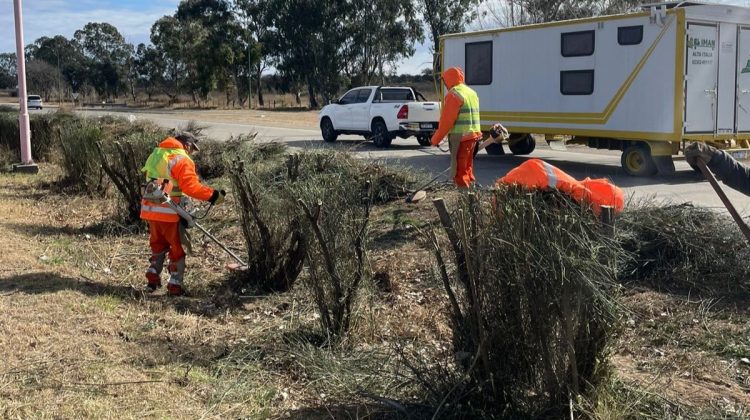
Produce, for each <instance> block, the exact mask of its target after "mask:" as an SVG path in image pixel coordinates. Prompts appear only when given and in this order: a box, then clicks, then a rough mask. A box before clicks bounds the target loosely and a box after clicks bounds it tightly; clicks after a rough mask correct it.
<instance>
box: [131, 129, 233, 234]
mask: <svg viewBox="0 0 750 420" xmlns="http://www.w3.org/2000/svg"><path fill="white" fill-rule="evenodd" d="M159 148H160V149H178V150H184V146H183V145H182V143H181V142H180V141H179V140H177V139H175V138H173V137H167V138H166V139H165V140H164V141H162V142H161V143H160V144H159ZM168 159H169V163H168V164H167V168H165V170H166V171H169V173H164V174H159V178H163V179H171V180H172V181H171V184H172V185H171V188H172V193H171V194H170V195H171V197H172V201H173V202H174V203H179V202H180V196H181V195H182V194H186V195H188V196H190V197H193V198H196V199H198V200H202V201H211V202H213V201H215V200H216V198H217V197H218V195H219V193H218V191H215V190H214V189H213V188H210V187H206V186H205V185H203V184H201V182H200V180H199V179H198V174H196V173H195V163H194V162H193V160H192V159H190V157H189V156H187V155H186V154H184V153H179V154H177V153H176V154H173V155H170V156H169V158H168ZM141 219H143V220H151V221H155V222H179V221H180V216H179V215H178V214H177V213H176V212H175V211H174V210H172V209H170V208H169V207H168V206H167V205H166V204H158V203H152V202H150V201H146V200H141Z"/></svg>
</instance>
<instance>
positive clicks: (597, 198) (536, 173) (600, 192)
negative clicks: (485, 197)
mask: <svg viewBox="0 0 750 420" xmlns="http://www.w3.org/2000/svg"><path fill="white" fill-rule="evenodd" d="M496 184H497V185H501V184H506V185H522V186H524V187H526V188H528V189H532V190H533V189H539V190H544V191H548V190H553V189H555V190H558V191H561V192H563V193H565V194H567V195H569V196H570V197H572V198H573V199H574V200H575V201H577V202H578V203H586V204H590V205H591V206H592V208H593V210H594V212H595V213H596V214H597V215H598V214H600V213H601V206H612V207H614V208H615V211H616V212H621V211H622V210H623V209H624V208H625V194H624V193H623V191H622V190H621V189H620V188H618V187H617V186H616V185H614V184H612V183H610V182H609V181H607V180H606V179H603V178H599V179H591V178H586V179H584V180H583V181H578V180H576V179H575V178H573V177H572V176H570V175H568V174H567V173H565V172H563V171H562V170H560V169H559V168H557V167H555V166H552V165H550V164H549V163H547V162H544V161H542V160H539V159H529V160H527V161H526V162H524V163H522V164H521V165H519V166H517V167H516V168H514V169H512V170H511V171H510V172H508V173H507V174H506V175H505V176H504V177H502V178H500V179H498V180H497V183H496Z"/></svg>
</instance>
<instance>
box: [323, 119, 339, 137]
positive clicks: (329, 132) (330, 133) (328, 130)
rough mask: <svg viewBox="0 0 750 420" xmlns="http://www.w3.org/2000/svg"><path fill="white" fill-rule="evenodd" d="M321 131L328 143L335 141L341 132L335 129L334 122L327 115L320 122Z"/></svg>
mask: <svg viewBox="0 0 750 420" xmlns="http://www.w3.org/2000/svg"><path fill="white" fill-rule="evenodd" d="M320 131H321V134H323V141H325V142H326V143H333V142H334V141H336V138H337V137H338V136H339V133H337V132H336V130H334V129H333V123H332V122H331V120H330V118H327V117H326V118H323V121H321V122H320Z"/></svg>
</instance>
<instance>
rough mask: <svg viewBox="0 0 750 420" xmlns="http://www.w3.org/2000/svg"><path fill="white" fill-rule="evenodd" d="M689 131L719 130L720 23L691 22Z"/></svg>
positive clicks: (687, 83) (687, 90)
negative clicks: (717, 114) (718, 52)
mask: <svg viewBox="0 0 750 420" xmlns="http://www.w3.org/2000/svg"><path fill="white" fill-rule="evenodd" d="M687 25H688V26H687V43H686V46H687V52H686V55H685V56H686V59H687V66H686V67H687V76H686V78H685V133H711V134H713V133H714V132H715V130H716V111H717V99H718V98H717V96H718V95H717V94H718V57H717V54H716V44H717V42H716V41H717V38H718V36H717V35H718V30H717V27H716V25H708V24H703V23H688V24H687Z"/></svg>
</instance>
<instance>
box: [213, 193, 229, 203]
mask: <svg viewBox="0 0 750 420" xmlns="http://www.w3.org/2000/svg"><path fill="white" fill-rule="evenodd" d="M226 198H227V192H226V191H224V190H220V191H218V194H217V195H216V199H214V201H212V202H211V204H213V205H214V206H218V205H219V204H221V203H223V202H224V200H225V199H226Z"/></svg>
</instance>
